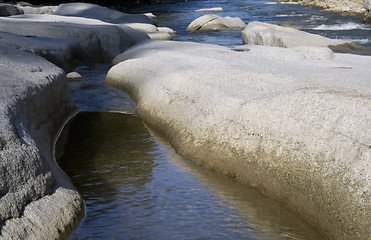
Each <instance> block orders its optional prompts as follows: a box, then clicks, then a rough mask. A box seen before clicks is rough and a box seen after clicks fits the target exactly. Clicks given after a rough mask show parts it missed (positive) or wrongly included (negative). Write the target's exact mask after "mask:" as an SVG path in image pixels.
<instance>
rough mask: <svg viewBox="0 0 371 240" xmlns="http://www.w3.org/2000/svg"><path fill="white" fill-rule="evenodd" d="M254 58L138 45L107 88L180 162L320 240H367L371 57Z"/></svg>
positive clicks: (193, 47)
mask: <svg viewBox="0 0 371 240" xmlns="http://www.w3.org/2000/svg"><path fill="white" fill-rule="evenodd" d="M248 47H249V46H248ZM252 47H259V48H261V49H263V50H264V49H265V48H266V47H264V46H252ZM159 49H161V51H159ZM271 49H272V47H268V48H266V51H267V52H269V51H271ZM263 50H261V52H263ZM279 50H280V51H282V52H284V51H287V52H288V53H289V54H291V52H292V51H295V50H293V49H285V48H279ZM299 50H300V51H301V50H302V49H299ZM304 52H305V51H304ZM252 53H253V51H252V50H250V51H248V50H246V51H241V52H238V51H232V50H230V49H228V48H227V47H222V46H214V45H207V44H200V43H187V42H176V41H174V42H173V41H168V42H164V41H153V40H152V41H145V42H142V43H140V44H138V45H136V46H134V47H132V48H131V49H129V50H128V51H126V52H124V53H123V54H121V55H120V56H118V57H117V58H116V60H118V58H120V60H119V61H116V63H117V62H119V63H118V64H117V65H115V66H113V67H112V68H111V69H110V71H109V72H108V74H107V77H106V84H108V85H111V86H114V87H117V88H121V89H123V90H125V91H127V92H128V93H129V94H130V95H131V97H132V99H133V100H134V101H135V102H136V106H137V109H136V112H137V114H138V115H139V116H140V117H141V118H142V119H143V120H144V121H145V122H146V123H147V124H149V126H150V127H152V128H153V129H155V130H156V131H159V132H160V133H162V134H163V136H165V138H166V139H167V140H168V141H169V142H170V143H171V145H172V146H174V148H175V149H176V151H177V152H178V153H179V154H181V155H183V156H185V157H186V158H188V159H190V160H193V161H195V162H197V163H199V164H202V165H204V166H205V167H208V168H211V169H214V170H217V171H220V172H222V173H225V174H227V175H230V176H234V177H235V178H236V180H237V181H239V182H243V183H245V184H247V185H249V186H251V187H254V188H256V189H258V190H260V191H261V192H263V193H264V194H266V195H268V196H270V197H272V198H274V199H277V200H279V201H281V202H282V203H283V204H285V205H286V206H288V207H289V208H290V209H292V210H294V211H295V212H296V213H298V214H299V215H301V216H303V217H304V218H305V219H306V220H308V221H309V222H310V223H312V224H314V226H316V227H317V228H318V229H319V230H320V231H321V232H322V233H324V234H325V235H326V236H327V237H328V239H368V237H369V236H370V235H369V233H370V232H369V230H370V228H369V226H370V225H369V224H370V213H371V205H370V204H369V199H371V181H370V156H371V148H370V147H369V146H370V143H371V128H370V125H371V118H370V115H371V96H370V92H371V85H370V81H369V79H370V76H371V68H370V65H371V57H370V56H359V55H351V54H335V57H334V59H333V60H330V61H329V60H310V59H304V60H296V61H281V60H275V59H273V60H271V59H267V58H265V57H260V56H259V55H258V54H252ZM282 55H284V54H282ZM120 61H122V62H120Z"/></svg>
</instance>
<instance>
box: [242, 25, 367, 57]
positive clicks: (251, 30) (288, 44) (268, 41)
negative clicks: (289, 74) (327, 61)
mask: <svg viewBox="0 0 371 240" xmlns="http://www.w3.org/2000/svg"><path fill="white" fill-rule="evenodd" d="M242 40H243V43H244V44H256V45H265V46H275V47H285V48H293V47H301V46H314V47H328V48H330V49H331V50H332V51H334V52H339V53H350V52H364V53H370V54H371V51H370V49H368V48H366V47H363V46H361V45H357V44H354V43H348V42H345V41H341V40H336V39H330V38H326V37H322V36H320V35H316V34H311V33H307V32H304V31H300V30H297V29H294V28H289V27H282V26H278V25H274V24H269V23H262V22H250V23H249V24H248V25H247V26H246V28H245V29H244V30H243V31H242Z"/></svg>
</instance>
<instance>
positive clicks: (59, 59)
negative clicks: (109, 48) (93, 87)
mask: <svg viewBox="0 0 371 240" xmlns="http://www.w3.org/2000/svg"><path fill="white" fill-rule="evenodd" d="M0 46H3V47H6V48H13V49H19V50H23V51H25V52H30V53H34V54H36V55H39V56H41V57H43V58H45V59H47V60H48V61H50V62H52V63H54V64H55V65H57V66H58V67H60V68H63V69H64V70H65V71H67V72H69V71H72V70H74V69H75V68H76V67H78V66H82V65H87V66H90V65H92V61H91V60H90V58H89V55H88V54H87V53H86V52H85V51H84V49H83V48H82V47H81V45H80V44H79V43H78V42H76V41H73V40H67V39H55V38H41V37H25V36H22V35H17V34H11V33H6V32H0Z"/></svg>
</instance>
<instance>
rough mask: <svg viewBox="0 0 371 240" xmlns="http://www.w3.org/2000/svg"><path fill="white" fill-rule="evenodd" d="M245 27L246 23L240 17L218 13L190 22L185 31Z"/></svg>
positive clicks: (235, 29) (238, 29) (234, 29)
mask: <svg viewBox="0 0 371 240" xmlns="http://www.w3.org/2000/svg"><path fill="white" fill-rule="evenodd" d="M245 27H246V24H245V23H244V22H243V21H242V20H241V19H240V18H232V17H220V16H218V15H213V14H207V15H204V16H202V17H199V18H197V19H196V20H194V21H193V22H191V23H190V24H189V26H188V27H187V31H205V30H231V31H241V30H243V29H244V28H245Z"/></svg>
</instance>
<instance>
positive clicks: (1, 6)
mask: <svg viewBox="0 0 371 240" xmlns="http://www.w3.org/2000/svg"><path fill="white" fill-rule="evenodd" d="M19 14H23V11H22V9H20V8H18V7H17V6H15V5H13V4H6V3H0V16H3V17H7V16H12V15H19Z"/></svg>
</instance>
